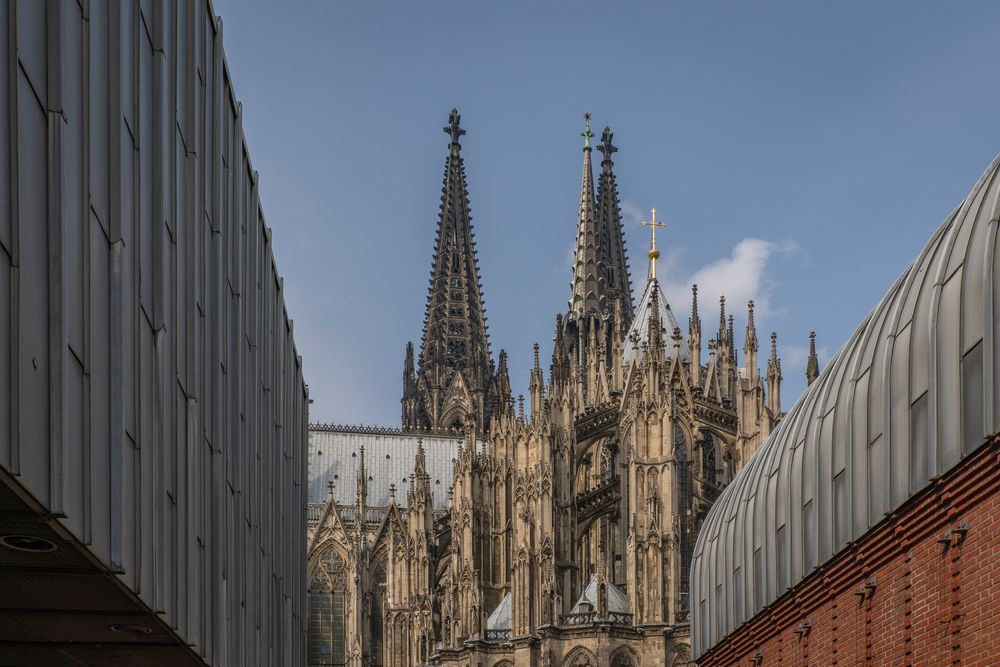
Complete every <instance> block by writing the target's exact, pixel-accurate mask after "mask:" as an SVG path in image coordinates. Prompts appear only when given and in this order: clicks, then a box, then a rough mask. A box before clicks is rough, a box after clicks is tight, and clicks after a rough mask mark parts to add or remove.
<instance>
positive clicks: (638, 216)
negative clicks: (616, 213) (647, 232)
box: [620, 199, 649, 227]
mask: <svg viewBox="0 0 1000 667" xmlns="http://www.w3.org/2000/svg"><path fill="white" fill-rule="evenodd" d="M620 207H621V212H622V222H624V223H625V226H626V227H635V226H636V225H638V224H639V222H640V221H641V220H642V218H643V216H645V215H649V211H644V210H642V209H641V208H639V207H638V206H637V205H636V204H635V202H633V201H632V200H630V199H626V200H624V201H623V202H622V203H621V204H620Z"/></svg>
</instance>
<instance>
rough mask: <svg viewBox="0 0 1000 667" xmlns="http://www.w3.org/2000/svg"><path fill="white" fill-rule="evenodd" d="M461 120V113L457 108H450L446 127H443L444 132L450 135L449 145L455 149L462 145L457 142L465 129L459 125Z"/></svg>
mask: <svg viewBox="0 0 1000 667" xmlns="http://www.w3.org/2000/svg"><path fill="white" fill-rule="evenodd" d="M461 122H462V114H460V113H458V109H455V108H452V110H451V113H450V114H449V115H448V127H446V128H443V129H444V131H445V134H447V135H448V136H450V137H451V147H452V149H453V150H456V151H457V150H458V149H459V148H461V147H462V146H461V145H460V144H459V143H458V140H459V138H461V136H462V135H463V134H465V130H463V129H462V128H461V126H460V124H461Z"/></svg>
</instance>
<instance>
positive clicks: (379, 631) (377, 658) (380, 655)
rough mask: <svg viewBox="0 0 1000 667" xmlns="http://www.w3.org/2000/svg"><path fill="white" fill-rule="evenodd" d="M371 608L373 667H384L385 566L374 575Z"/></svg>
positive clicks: (369, 615)
mask: <svg viewBox="0 0 1000 667" xmlns="http://www.w3.org/2000/svg"><path fill="white" fill-rule="evenodd" d="M370 597H371V607H370V609H369V614H368V617H369V618H370V619H371V624H372V634H371V638H372V654H371V662H370V663H369V664H371V665H372V667H382V665H383V664H384V652H383V648H382V647H383V640H384V636H383V633H384V625H385V624H384V622H383V618H382V614H383V613H384V610H385V605H384V604H383V602H384V600H385V566H384V565H383V566H382V567H380V568H379V569H378V570H376V571H375V574H374V575H372V591H371V596H370Z"/></svg>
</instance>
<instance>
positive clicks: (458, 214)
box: [310, 110, 818, 667]
mask: <svg viewBox="0 0 1000 667" xmlns="http://www.w3.org/2000/svg"><path fill="white" fill-rule="evenodd" d="M586 119H587V123H586V127H585V129H584V131H583V133H582V135H583V177H582V183H581V188H580V205H579V218H578V225H577V232H576V251H575V262H574V267H573V278H572V292H571V294H570V298H569V304H568V308H567V311H566V312H565V313H560V314H558V315H556V317H555V334H554V349H553V352H552V360H551V363H550V365H549V369H548V373H547V374H546V373H545V372H544V371H543V369H542V366H541V363H540V360H539V351H538V346H537V345H535V350H534V365H533V368H532V370H531V372H530V379H529V393H530V396H529V397H528V404H527V406H526V405H525V402H524V399H523V397H522V398H519V399H518V400H517V401H516V402H515V399H514V397H513V396H512V394H511V388H510V381H509V377H508V370H507V360H506V354H505V353H504V352H503V351H501V352H500V353H499V357H498V359H497V362H496V363H494V361H493V357H492V356H491V352H490V347H489V336H488V331H487V324H486V315H485V308H484V301H483V295H482V285H481V284H480V277H479V270H478V265H477V259H476V247H475V236H474V234H473V231H472V223H471V217H470V213H469V199H468V192H467V188H466V175H465V168H464V164H463V160H462V153H461V149H462V146H461V144H460V139H461V137H462V136H463V135H464V134H465V132H464V130H463V129H462V128H461V127H460V120H461V119H460V116H459V114H458V112H457V111H455V110H453V111H452V113H451V117H450V119H449V121H450V122H449V125H448V127H446V128H445V132H446V133H447V134H448V135H449V137H450V142H449V147H448V157H447V160H446V166H445V176H444V192H443V196H442V201H441V211H440V218H439V221H438V230H437V243H436V245H435V251H434V258H433V264H432V270H431V283H430V291H429V293H428V296H427V308H426V315H425V319H424V328H423V337H422V340H421V342H420V346H419V348H417V351H416V352H415V349H414V346H413V344H412V343H411V344H408V345H407V347H406V356H405V362H404V369H403V396H402V428H401V429H400V431H398V433H397V434H396V436H392V434H383V435H380V436H379V437H383V438H388V437H398V438H400V439H401V440H400V443H401V444H400V447H397V449H396V450H393V451H398V450H399V449H400V448H402V447H403V444H405V443H404V441H406V442H410V441H413V440H415V447H414V448H413V449H412V450H410V451H412V452H413V454H412V456H411V458H409V459H407V460H406V461H405V462H404V464H403V465H405V466H406V467H407V468H408V469H409V480H408V483H407V484H405V486H406V487H407V488H406V493H405V498H401V499H400V500H399V501H397V499H396V492H395V486H394V485H392V486H391V487H389V488H390V492H389V494H388V495H387V496H386V501H385V503H384V504H380V505H378V506H374V505H370V504H369V502H370V499H369V485H370V484H373V483H375V481H376V480H375V479H374V477H373V476H372V475H371V474H370V471H369V468H366V466H368V465H371V463H366V461H368V459H367V458H366V454H365V451H364V448H363V447H362V448H361V451H360V459H359V460H358V463H357V471H356V480H355V487H354V502H353V503H346V502H339V501H338V500H337V499H336V497H335V495H334V492H333V486H332V482H331V489H330V493H329V496H328V497H327V499H326V501H325V502H324V503H322V504H317V507H316V516H315V517H311V519H313V520H311V521H310V533H311V535H310V552H311V553H315V554H322V558H325V559H327V560H330V562H329V563H325V561H322V559H321V558H320V556H318V555H317V556H316V558H315V559H313V558H312V557H311V559H310V563H311V565H314V564H313V561H314V560H315V561H316V564H315V565H314V568H319V569H317V570H316V571H317V572H322V573H324V574H323V577H325V578H324V580H323V582H322V585H323V586H327V588H325V589H323V590H329V586H331V585H333V586H334V589H333V590H335V591H338V590H339V593H338V595H339V598H338V597H337V596H336V595H335V596H334V599H335V602H334V607H333V608H331V609H333V611H332V612H329V611H323V610H324V609H327V607H323V608H322V609H320V608H319V607H314V605H313V604H312V603H311V604H310V613H311V614H314V615H315V614H320V615H321V616H322V615H323V614H328V615H329V618H330V619H332V620H330V621H329V622H330V624H331V628H332V627H333V624H339V628H340V630H339V632H340V634H339V637H340V640H339V643H338V640H337V639H334V641H333V650H332V654H331V655H328V656H325V657H324V655H322V653H323V652H322V651H315V652H314V651H313V650H312V648H311V650H310V659H311V663H310V664H317V665H319V664H323V665H348V666H350V667H362V666H368V665H379V666H384V667H416V666H418V665H426V664H436V665H437V664H440V665H456V666H458V665H461V666H462V667H467V666H472V667H500V666H503V667H513V666H515V665H516V666H517V667H527V666H529V665H532V666H533V665H543V666H546V667H563V666H570V665H571V666H574V667H583V666H585V665H590V666H592V667H597V666H598V665H614V666H616V667H624V666H632V667H638V666H639V665H679V664H686V663H687V662H688V661H689V659H690V655H691V653H690V641H689V631H688V616H689V612H690V609H689V604H690V603H689V600H688V590H689V586H688V572H689V568H690V563H691V553H692V548H693V546H694V542H695V538H696V536H697V532H698V529H699V527H700V525H701V522H702V521H703V519H704V517H705V515H706V512H707V510H708V508H709V507H710V505H711V504H712V502H713V501H714V499H715V498H716V497H717V496H718V495H719V493H720V491H721V490H722V489H723V488H724V487H725V486H726V485H727V484H728V482H729V481H730V480H731V479H732V478H733V476H734V475H735V474H736V472H737V471H738V470H739V469H740V467H741V466H742V465H743V464H744V463H745V462H746V461H747V460H748V458H749V457H750V456H751V455H752V454H753V452H754V451H755V450H756V448H757V447H758V446H759V445H760V444H761V443H762V442H763V441H764V439H765V438H766V437H767V436H768V434H769V433H770V432H771V430H772V429H773V428H774V427H775V425H776V424H777V422H778V420H779V419H780V418H781V416H782V412H781V399H780V391H781V379H782V378H781V363H780V360H779V359H778V356H777V344H776V337H775V335H774V334H772V335H771V339H770V354H769V356H768V359H767V364H766V372H765V373H764V374H763V375H762V374H761V372H760V370H759V365H758V339H757V332H756V329H755V323H754V313H753V302H750V303H749V304H748V314H747V329H746V334H745V336H744V339H743V348H742V350H743V356H742V365H741V364H740V363H738V361H737V343H736V339H735V336H734V333H733V317H732V316H731V315H730V316H728V317H727V313H726V304H725V300H724V299H723V300H722V301H721V303H720V304H719V321H718V329H717V330H716V331H711V330H710V332H707V333H708V339H707V340H703V331H702V322H701V317H700V314H699V304H698V289H697V286H694V287H693V288H692V295H691V317H690V319H689V320H688V326H687V332H686V336H685V334H684V333H683V332H682V331H681V328H680V326H679V323H678V321H677V318H676V317H675V315H674V313H673V311H672V310H671V308H670V304H669V303H668V302H667V299H666V297H665V295H664V292H663V290H662V289H661V287H660V285H659V283H658V282H657V278H656V260H657V258H658V257H659V251H658V250H657V249H656V245H655V234H656V229H657V227H660V226H662V225H660V224H659V223H657V222H656V218H655V211H654V214H653V216H652V219H651V220H650V222H648V223H645V224H647V225H648V226H650V227H651V228H652V233H653V239H654V241H653V244H652V247H651V248H650V250H649V258H650V269H649V272H648V275H647V276H646V279H645V284H644V285H643V289H642V291H641V297H640V298H639V300H638V301H637V302H635V301H633V293H632V284H631V276H630V272H629V264H628V260H627V253H626V247H625V240H624V238H623V230H622V222H621V213H620V210H619V200H618V185H617V182H616V179H615V172H614V162H613V160H612V158H613V157H614V154H615V153H616V151H617V148H616V147H615V146H614V144H613V143H612V142H613V134H612V132H611V129H610V128H607V127H606V128H604V131H603V133H602V135H601V138H600V143H599V144H597V146H596V148H597V150H598V151H599V152H600V154H601V156H602V159H601V162H600V169H599V174H598V181H597V185H596V188H595V184H594V175H593V167H592V163H591V161H592V155H591V154H592V148H591V140H592V139H594V138H595V137H594V134H593V133H592V132H591V130H590V120H589V116H586ZM415 354H416V358H415ZM816 375H818V365H817V363H816V358H815V351H814V348H813V351H812V353H811V355H810V359H809V380H810V381H811V380H812V379H814V378H815V377H816ZM442 436H448V437H450V438H451V440H450V442H454V440H455V438H456V437H457V438H459V439H460V443H459V444H458V445H457V447H456V448H455V451H454V454H453V461H452V462H451V463H450V464H448V465H449V466H450V479H447V480H446V485H445V487H444V488H445V489H447V488H448V486H450V490H448V491H445V490H443V489H442V487H441V486H437V487H436V488H435V487H433V486H432V484H431V479H432V474H431V473H430V472H429V470H430V468H431V467H433V466H432V465H431V464H430V463H429V460H428V459H429V456H428V451H430V449H429V448H428V447H425V444H428V443H430V441H431V440H434V443H431V444H434V446H435V447H437V446H438V442H437V441H438V440H439V439H440V438H441V437H442ZM373 437H374V436H373ZM351 455H352V456H353V453H352V454H351ZM379 456H381V454H379ZM389 456H390V455H389V454H388V453H387V454H386V455H385V459H389ZM397 457H398V454H397ZM433 465H439V464H438V463H434V464H433ZM435 475H437V473H435ZM402 481H403V482H407V479H406V478H405V476H404V478H403V479H402ZM439 481H440V480H436V482H439ZM446 494H447V496H446V497H445V495H446ZM323 545H327V548H318V547H319V546H323ZM321 561H322V562H321ZM334 561H336V562H334ZM333 577H339V580H334V579H333ZM338 581H339V584H338V583H337V582H338ZM330 582H334V583H333V584H331V583H330ZM338 585H339V589H338V588H336V586H338ZM324 599H325V598H324ZM337 600H339V603H338V602H337ZM337 604H339V607H338V606H337ZM316 610H319V611H316ZM323 618H326V616H324V617H323ZM321 620H322V619H321ZM311 623H312V621H311ZM324 627H325V626H324ZM331 631H333V630H331ZM310 646H311V647H312V643H311V644H310ZM322 646H323V647H327V646H328V644H322Z"/></svg>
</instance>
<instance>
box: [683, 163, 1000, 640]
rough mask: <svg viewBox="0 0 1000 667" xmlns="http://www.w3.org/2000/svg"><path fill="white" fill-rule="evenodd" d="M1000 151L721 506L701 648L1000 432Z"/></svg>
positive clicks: (696, 630) (711, 523)
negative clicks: (999, 243) (999, 241)
mask: <svg viewBox="0 0 1000 667" xmlns="http://www.w3.org/2000/svg"><path fill="white" fill-rule="evenodd" d="M998 202H1000V158H998V159H996V160H994V161H993V163H992V164H991V165H990V167H989V168H988V169H987V170H986V172H985V173H984V174H983V175H982V177H981V178H980V180H979V182H978V183H977V184H976V186H975V187H974V188H973V189H972V192H971V193H970V194H969V196H968V197H967V198H966V199H965V201H964V202H963V203H962V205H961V206H960V207H958V209H956V211H955V212H954V213H952V214H951V215H950V216H949V217H948V218H947V219H946V220H945V221H944V224H942V225H941V227H940V228H938V230H937V231H936V232H935V233H934V235H933V236H932V237H931V239H930V241H929V242H928V243H927V245H926V247H924V249H923V251H921V253H920V255H919V256H918V257H917V259H916V260H915V261H914V262H913V263H912V264H911V265H910V266H909V267H908V268H907V269H906V270H905V271H904V272H903V274H902V275H901V276H900V277H899V278H898V279H897V280H896V282H895V283H894V284H893V285H892V287H891V288H890V289H889V292H888V293H887V294H886V295H885V297H884V298H883V299H882V301H881V302H880V303H879V304H878V305H877V306H876V307H875V309H874V310H872V312H871V313H869V315H868V317H866V318H865V319H864V321H863V322H862V323H861V325H860V326H859V327H858V328H857V330H856V331H855V332H854V334H853V335H852V336H851V338H850V340H848V341H847V343H846V344H845V345H844V347H843V348H841V350H840V351H839V352H838V353H837V354H836V356H835V357H834V358H833V360H832V361H831V362H830V364H829V366H828V367H827V368H826V370H825V371H823V373H822V374H821V375H820V376H819V378H818V379H817V380H816V381H815V382H813V383H812V384H811V385H810V387H809V388H808V390H807V391H806V393H805V394H804V395H803V396H802V398H800V399H799V401H798V402H797V403H796V404H795V406H794V407H793V408H792V409H791V410H790V411H789V413H788V415H787V416H786V417H785V418H784V419H783V420H782V421H781V422H780V423H779V424H778V427H777V428H776V429H775V430H774V432H772V433H771V436H770V437H769V438H768V439H767V440H766V441H765V442H764V444H762V445H761V447H760V449H758V450H757V453H756V454H754V456H753V457H751V459H750V461H749V462H748V464H747V466H746V467H745V468H744V469H743V470H742V471H741V472H740V473H739V474H738V475H737V476H736V478H735V479H734V480H733V481H732V483H731V484H730V485H729V486H728V487H726V489H725V491H723V492H722V494H721V495H720V496H719V499H718V500H717V501H716V502H715V504H714V505H713V506H712V509H711V510H710V511H709V513H708V516H707V517H706V519H705V522H704V524H703V526H702V530H701V532H700V534H699V536H698V542H697V543H696V545H695V550H694V558H693V560H692V565H691V599H692V605H691V626H692V644H693V646H692V648H693V654H694V657H695V658H698V657H700V656H701V655H703V654H704V653H705V652H706V651H708V650H709V649H710V648H711V647H712V646H714V645H715V644H716V643H718V642H719V641H720V640H722V639H723V638H724V637H725V636H726V635H727V634H729V633H730V632H732V631H734V630H735V629H737V628H738V627H740V625H742V624H743V623H745V622H746V621H748V620H750V619H751V618H753V617H754V616H755V615H757V614H758V613H759V612H760V611H761V610H762V609H764V608H765V607H766V606H767V605H769V604H771V603H772V602H774V601H775V600H777V599H778V598H779V597H780V596H781V595H782V594H783V593H784V592H785V591H786V590H788V589H789V588H790V587H792V586H794V585H796V584H797V583H799V582H800V581H802V580H803V579H804V578H805V577H806V576H807V575H809V574H810V573H811V572H812V571H813V570H814V569H815V568H816V567H818V566H819V565H821V564H823V563H825V562H827V561H828V560H830V559H831V558H832V557H833V556H834V555H835V554H837V553H839V552H840V551H842V550H843V549H844V548H845V547H847V545H849V544H850V543H851V542H852V541H854V540H856V539H858V538H860V537H862V536H863V535H864V534H865V533H866V532H868V530H869V529H870V528H872V527H873V526H874V525H875V524H877V523H879V522H880V521H881V520H882V519H883V518H884V517H885V516H886V514H888V513H889V512H892V511H894V510H895V509H897V508H899V507H900V506H901V505H902V504H903V503H905V502H906V501H907V499H909V498H910V497H911V496H913V495H914V494H916V493H918V492H919V491H921V490H923V489H924V488H926V487H927V486H928V485H929V484H930V480H931V479H934V478H935V477H937V476H939V475H942V474H944V473H945V472H947V471H948V470H950V469H951V468H953V467H954V466H955V465H956V464H957V463H958V462H959V461H961V460H962V458H964V457H965V456H967V455H968V454H970V453H972V452H973V451H975V450H977V449H978V448H979V447H980V446H981V445H982V444H983V443H984V442H985V441H986V439H987V438H988V437H990V436H993V435H995V434H996V433H997V432H998V431H1000V408H998V407H997V406H998V400H997V399H998V393H1000V354H998V352H1000V349H998V348H1000V254H998V253H997V218H998V215H1000V205H998Z"/></svg>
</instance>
